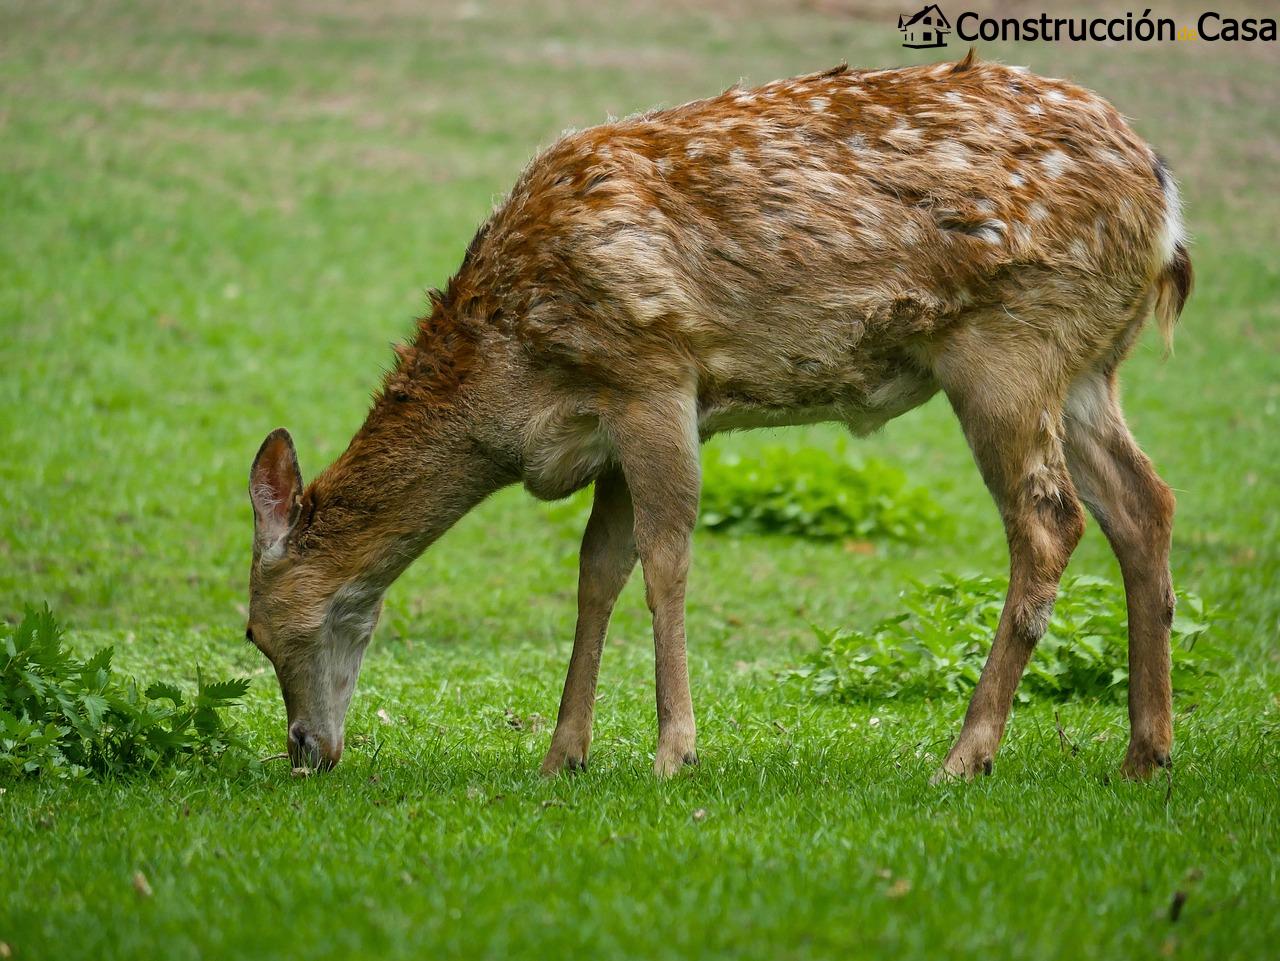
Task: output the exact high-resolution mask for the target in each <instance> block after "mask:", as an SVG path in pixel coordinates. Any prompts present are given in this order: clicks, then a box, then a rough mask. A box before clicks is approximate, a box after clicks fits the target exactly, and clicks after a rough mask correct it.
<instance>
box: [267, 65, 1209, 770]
mask: <svg viewBox="0 0 1280 961" xmlns="http://www.w3.org/2000/svg"><path fill="white" fill-rule="evenodd" d="M1191 277H1192V275H1191V262H1190V260H1189V258H1188V256H1187V251H1186V248H1185V245H1184V239H1183V232H1182V226H1181V220H1180V214H1179V201H1178V193H1177V189H1176V187H1175V186H1174V182H1173V180H1172V179H1171V177H1170V175H1169V173H1168V171H1167V170H1166V169H1165V166H1164V164H1163V162H1162V161H1161V160H1160V159H1159V158H1158V157H1157V156H1156V154H1154V153H1153V152H1152V150H1151V148H1150V147H1148V146H1147V145H1146V144H1145V143H1144V142H1143V141H1142V140H1141V139H1140V138H1139V137H1138V136H1137V135H1136V134H1134V133H1133V131H1132V130H1131V129H1130V128H1129V127H1128V125H1127V124H1126V123H1125V121H1124V120H1123V119H1122V118H1121V116H1120V114H1119V113H1117V112H1116V110H1115V109H1114V108H1113V107H1112V106H1111V105H1110V104H1108V103H1106V102H1105V101H1103V100H1101V99H1100V98H1098V97H1097V96H1095V95H1094V94H1092V93H1090V92H1088V91H1087V90H1083V89H1081V88H1080V87H1077V86H1074V85H1072V84H1070V83H1064V82H1062V81H1059V80H1048V79H1043V78H1040V77H1036V76H1033V75H1031V74H1029V73H1027V72H1025V71H1023V70H1019V69H1016V68H1010V67H1005V66H1001V65H998V64H993V63H978V62H976V61H975V60H974V58H973V55H972V53H971V54H970V55H969V56H968V57H966V58H965V60H964V61H962V62H960V63H955V64H941V65H935V66H925V67H912V68H907V69H899V70H874V71H858V70H850V69H848V68H847V67H845V66H840V67H837V68H836V69H834V70H829V71H827V72H825V73H819V74H813V75H810V76H804V77H798V78H796V79H792V80H779V81H776V82H774V83H770V84H766V85H765V86H763V87H757V88H755V89H750V90H748V89H739V88H732V89H730V90H728V91H726V92H725V93H723V94H721V95H720V96H718V97H714V98H712V99H709V100H701V101H697V102H695V103H690V104H686V105H685V106H682V107H676V108H674V109H671V110H661V111H657V112H654V113H649V114H645V115H643V116H638V117H634V118H631V119H627V120H621V121H618V122H613V123H608V124H605V125H603V126H599V127H593V128H591V129H588V130H584V131H581V132H577V133H571V134H569V135H567V136H565V137H563V138H562V139H560V140H559V141H558V142H556V143H555V144H554V145H553V146H552V147H551V148H550V149H548V150H546V151H545V152H544V153H542V154H541V155H540V156H539V157H538V158H537V159H536V160H534V161H533V163H532V164H530V166H529V167H528V169H527V170H525V172H524V174H523V175H522V176H521V177H520V179H519V181H518V182H517V183H516V185H515V189H514V190H512V192H511V195H510V196H509V197H508V198H507V199H506V201H505V202H504V203H502V204H501V205H500V206H499V207H498V208H497V209H496V210H495V211H494V213H493V214H492V216H491V217H490V218H489V219H488V221H487V222H486V223H485V224H484V225H483V226H482V227H481V228H480V230H479V232H478V233H477V234H476V236H475V239H474V240H473V241H472V242H471V245H470V247H469V248H468V249H467V252H466V256H465V258H464V260H463V262H462V267H461V269H460V270H459V271H458V273H457V274H456V275H455V276H454V277H453V279H452V280H450V281H449V283H448V286H447V288H446V289H445V290H444V292H443V293H435V294H433V296H432V308H431V311H430V314H429V315H428V316H427V317H425V318H424V319H423V320H421V321H420V323H419V326H418V329H417V332H416V336H415V338H414V341H413V343H412V344H406V345H402V346H400V347H397V348H396V353H397V355H398V359H397V363H396V366H395V369H394V370H393V371H391V372H390V373H389V374H388V375H387V377H386V380H385V383H384V385H383V388H382V390H381V392H380V393H379V394H378V396H377V398H376V400H375V402H374V404H373V408H372V410H371V411H370V412H369V415H368V418H367V420H366V421H365V423H364V426H363V427H361V429H360V431H359V432H358V433H357V434H356V435H355V437H354V438H353V439H352V441H351V444H350V446H349V447H348V448H347V450H346V452H345V453H343V454H342V456H341V457H339V458H338V460H337V461H336V462H335V463H334V464H332V465H331V466H330V467H329V468H328V469H326V470H325V471H323V472H322V473H321V474H320V475H319V476H318V477H316V478H315V480H313V481H312V482H311V483H310V484H309V485H306V486H304V484H303V481H302V476H301V474H300V473H299V470H298V461H297V457H296V454H295V452H294V447H293V443H292V441H291V440H290V438H289V435H288V433H287V432H285V431H284V430H277V431H274V432H273V433H271V434H270V435H269V436H268V437H267V439H266V441H265V442H264V443H263V445H262V448H261V450H259V452H258V455H257V457H256V458H255V459H254V462H253V468H252V472H251V475H250V484H249V490H250V495H251V498H252V501H253V509H254V549H253V568H252V574H251V579H250V591H251V596H250V604H249V625H248V631H247V633H248V636H249V638H250V640H252V641H253V642H254V643H255V644H256V645H257V646H258V647H259V648H261V650H262V651H263V653H264V654H266V656H267V657H268V658H270V660H271V662H272V664H273V665H274V666H275V670H276V674H277V676H278V677H279V680H280V687H281V690H282V691H283V694H284V700H285V706H286V710H287V712H288V723H289V727H288V745H289V751H290V754H291V755H292V757H293V758H294V761H295V763H298V764H306V765H309V766H313V767H315V766H320V767H328V766H332V765H333V764H336V763H337V761H338V759H339V757H340V756H341V753H342V747H343V724H344V719H345V716H346V711H347V706H348V704H349V703H350V700H351V695H352V691H353V689H354V687H355V683H356V675H357V673H358V671H359V669H360V661H361V658H362V656H363V653H364V650H365V646H366V645H367V643H368V641H369V637H370V634H371V633H372V631H373V627H374V624H375V622H376V621H377V619H378V613H379V610H380V606H381V599H382V596H383V593H384V591H386V589H387V587H388V585H390V584H391V582H392V581H394V580H395V579H396V577H397V576H398V575H399V574H400V573H401V572H402V571H403V570H404V569H405V567H407V566H408V565H409V563H410V562H411V561H412V560H413V559H414V558H415V557H417V556H418V555H419V554H420V553H422V551H423V550H424V549H425V548H426V547H427V546H428V545H429V544H431V543H432V541H434V540H435V539H436V538H437V537H439V536H440V535H441V534H443V533H444V532H445V531H446V530H447V529H448V528H449V527H450V526H452V525H453V524H454V523H455V522H456V521H457V520H458V519H459V518H460V517H461V516H462V515H463V514H465V513H466V512H467V511H469V510H470V509H471V508H472V507H474V506H475V505H476V504H478V503H479V502H480V501H481V500H483V499H484V498H485V497H486V496H488V495H489V494H491V493H493V492H494V491H496V490H497V489H499V488H501V487H503V486H505V485H508V484H511V483H513V482H516V481H520V482H522V483H523V484H524V486H525V487H526V488H527V489H528V490H529V491H530V492H531V493H533V494H534V495H535V496H537V497H540V498H545V499H554V498H561V497H565V496H567V495H569V494H571V493H573V492H574V491H576V490H579V489H580V488H582V487H585V486H586V485H587V484H591V483H594V484H595V501H594V505H593V507H592V511H591V516H590V520H589V521H588V522H587V527H586V533H585V535H584V537H583V541H582V553H581V562H580V568H579V582H578V621H577V630H576V633H575V636H574V642H573V653H572V655H571V658H570V661H569V671H568V676H567V678H566V680H565V685H564V694H563V698H562V700H561V703H560V712H559V717H558V720H557V723H556V728H555V733H554V735H553V737H552V740H551V746H550V750H549V751H548V753H547V755H546V759H545V761H544V763H543V765H542V770H543V771H544V772H545V773H548V774H550V773H554V772H558V771H561V770H563V769H565V768H569V769H574V768H581V767H583V766H584V765H585V764H586V762H587V753H588V748H589V746H590V743H591V727H592V715H593V707H594V700H595V691H596V677H597V673H598V670H599V666H600V654H601V648H602V646H603V643H604V638H605V631H606V628H607V626H608V623H609V617H610V613H611V611H612V608H613V604H614V601H615V599H616V598H617V596H618V593H619V591H620V590H621V589H622V586H623V584H624V583H625V582H626V580H627V578H628V576H629V575H630V573H631V570H632V568H633V566H634V565H635V561H636V559H637V558H639V560H640V562H641V565H642V567H643V573H644V581H645V589H646V598H647V600H648V605H649V607H650V609H651V610H652V613H653V632H654V646H655V650H656V673H657V706H658V744H657V755H656V760H655V763H654V768H655V770H656V772H657V773H658V774H659V775H670V774H672V773H674V772H676V771H677V770H678V769H679V768H680V767H681V766H682V765H684V764H689V763H692V762H694V761H696V759H697V755H696V753H695V739H694V714H693V703H692V701H691V699H690V695H689V679H688V671H687V668H686V664H685V627H684V611H685V580H686V575H687V573H688V570H689V551H690V538H691V534H692V531H693V528H694V522H695V519H696V515H697V511H698V495H699V466H698V454H699V443H700V442H701V441H702V440H705V439H706V438H707V437H709V436H711V435H712V434H715V433H718V432H720V431H725V430H736V429H742V428H749V427H759V426H766V425H767V426H775V425H784V424H801V423H812V422H817V421H837V422H840V423H843V424H846V425H848V427H849V429H850V430H851V431H853V432H854V433H855V434H865V433H867V432H870V431H873V430H875V429H876V428H878V427H880V426H881V425H882V424H884V423H885V422H886V421H888V420H889V419H891V418H893V417H896V416H898V415H899V414H901V413H903V412H905V411H907V410H910V409H911V408H913V407H916V406H918V405H920V404H922V403H924V402H925V401H926V400H928V399H929V398H930V397H931V396H933V394H934V393H936V392H937V391H938V390H939V389H941V390H942V391H943V392H944V393H945V394H946V396H947V399H948V400H949V401H950V403H951V406H952V408H953V409H954V411H955V413H956V416H957V417H958V418H959V421H960V425H961V427H962V428H963V429H964V432H965V435H966V437H967V438H968V441H969V444H970V446H971V448H972V450H973V455H974V458H975V460H976V461H977V464H978V468H979V470H980V471H981V472H982V476H983V479H984V480H985V481H986V484H987V486H988V488H989V489H990V491H991V494H992V496H993V497H994V499H995V502H996V505H997V507H998V508H999V511H1000V515H1001V518H1002V519H1003V521H1004V525H1005V529H1006V532H1007V536H1008V543H1009V554H1010V578H1009V592H1008V597H1007V599H1006V602H1005V607H1004V612H1003V614H1002V615H1001V618H1000V622H999V627H998V628H997V630H996V635H995V641H994V646H993V648H992V650H991V655H990V657H989V658H988V660H987V663H986V666H985V668H984V669H983V672H982V677H981V680H980V681H979V682H978V685H977V689H976V690H975V691H974V693H973V699H972V701H971V702H970V705H969V709H968V712H967V714H966V715H965V719H964V726H963V728H962V730H961V732H960V736H959V738H958V740H957V741H956V743H955V746H954V747H953V748H952V749H951V751H950V753H949V754H948V755H947V758H946V760H945V763H944V766H943V771H944V772H945V773H946V774H951V775H958V776H964V777H968V776H971V775H973V774H974V773H975V772H979V771H990V769H991V764H992V758H993V757H994V755H995V753H996V748H997V746H998V745H999V743H1000V739H1001V736H1002V735H1003V733H1004V728H1005V723H1006V720H1007V719H1008V715H1009V711H1010V706H1011V704H1012V701H1013V697H1014V690H1015V688H1016V686H1017V684H1018V681H1019V678H1020V676H1021V674H1022V672H1023V669H1024V668H1025V666H1026V664H1027V661H1028V659H1029V657H1030V656H1031V652H1032V649H1033V647H1034V646H1035V644H1036V641H1037V640H1038V639H1039V637H1040V636H1041V634H1042V633H1043V632H1044V630H1045V626H1046V624H1047V623H1048V620H1049V615H1050V611H1051V609H1052V607H1053V602H1054V597H1055V595H1056V593H1057V587H1058V582H1059V578H1060V576H1061V574H1062V571H1063V568H1064V567H1065V566H1066V563H1067V559H1068V558H1069V557H1070V555H1071V552H1072V550H1073V549H1074V547H1075V545H1076V543H1077V541H1079V539H1080V537H1081V533H1082V531H1083V529H1084V511H1083V510H1082V508H1081V503H1082V502H1083V503H1084V504H1085V505H1087V506H1088V508H1089V509H1090V511H1091V512H1092V513H1093V515H1094V517H1095V518H1096V519H1097V520H1098V523H1099V524H1100V525H1101V527H1102V529H1103V530H1104V531H1105V532H1106V535H1107V537H1108V538H1109V539H1110V542H1111V545H1112V547H1113V548H1114V550H1115V553H1116V555H1117V557H1118V558H1119V561H1120V566H1121V569H1122V571H1123V575H1124V585H1125V592H1126V595H1127V599H1128V606H1129V664H1130V690H1129V717H1130V722H1131V736H1130V742H1129V748H1128V754H1127V756H1126V757H1125V760H1124V768H1123V769H1124V771H1125V773H1126V774H1128V775H1130V776H1134V777H1144V776H1148V775H1150V774H1151V772H1152V771H1153V769H1154V768H1155V767H1156V766H1157V765H1165V764H1167V763H1168V762H1169V754H1170V749H1171V745H1172V739H1173V732H1172V719H1171V707H1170V663H1169V626H1170V621H1171V619H1172V616H1173V592H1172V588H1171V584H1170V577H1169V563H1168V558H1169V541H1170V529H1171V524H1172V518H1173V502H1174V499H1173V495H1172V494H1171V493H1170V490H1169V488H1168V487H1167V486H1166V485H1165V484H1164V483H1163V482H1162V481H1161V480H1160V478H1159V477H1158V476H1157V475H1156V473H1155V471H1154V470H1153V469H1152V466H1151V463H1150V461H1148V459H1147V458H1146V456H1145V455H1144V454H1143V453H1142V451H1141V450H1140V449H1139V448H1138V445H1137V444H1136V443H1135V442H1134V440H1133V438H1132V436H1131V435H1130V434H1129V431H1128V429H1127V428H1126V426H1125V421H1124V417H1123V415H1122V414H1121V411H1120V405H1119V400H1118V396H1117V389H1116V370H1117V368H1118V367H1119V365H1120V363H1121V361H1122V360H1123V359H1124V357H1125V355H1126V354H1127V353H1128V351H1129V349H1130V347H1131V346H1132V345H1133V343H1134V340H1135V339H1136V338H1137V336H1138V334H1139V331H1140V330H1141V328H1142V326H1143V323H1144V321H1145V318H1146V317H1147V315H1148V314H1150V313H1151V312H1152V311H1153V310H1154V313H1155V315H1156V317H1157V318H1158V320H1159V323H1160V327H1161V330H1162V332H1163V334H1164V337H1165V340H1166V343H1167V342H1168V341H1169V340H1170V339H1171V335H1172V328H1173V325H1174V323H1175V321H1176V319H1177V317H1178V315H1179V313H1180V312H1181V309H1182V306H1183V303H1184V301H1185V300H1186V298H1187V296H1188V293H1189V291H1190V288H1191Z"/></svg>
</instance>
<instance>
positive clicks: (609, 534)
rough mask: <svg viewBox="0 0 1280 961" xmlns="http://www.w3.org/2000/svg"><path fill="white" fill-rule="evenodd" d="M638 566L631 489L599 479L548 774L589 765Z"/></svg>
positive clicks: (617, 475)
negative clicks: (609, 656)
mask: <svg viewBox="0 0 1280 961" xmlns="http://www.w3.org/2000/svg"><path fill="white" fill-rule="evenodd" d="M635 564H636V542H635V533H634V521H633V518H632V510H631V491H630V490H629V489H628V488H627V482H626V479H625V478H624V477H623V476H622V473H621V472H620V471H617V470H612V471H609V472H607V473H605V474H602V475H601V476H600V477H598V478H597V479H596V483H595V500H594V502H593V503H592V505H591V517H590V519H589V520H588V521H587V529H586V532H585V533H584V534H583V535H582V550H581V552H580V554H579V557H578V626H577V628H576V630H575V631H574V635H573V654H572V655H570V658H569V673H568V675H566V677H565V681H564V693H563V694H562V695H561V697H560V713H559V715H558V716H557V718H556V730H555V733H554V734H553V735H552V736H551V747H550V749H548V751H547V756H546V758H545V759H543V762H542V773H543V774H546V775H551V774H558V773H559V772H560V771H563V770H565V769H568V770H571V771H574V770H580V769H582V768H585V767H586V766H587V753H588V751H590V749H591V725H592V721H593V720H594V718H595V701H596V680H597V678H598V677H599V676H600V654H601V651H602V649H603V648H604V639H605V635H606V634H607V633H608V630H609V617H610V616H611V615H612V613H613V605H614V603H615V602H616V601H617V599H618V594H619V593H621V591H622V588H623V587H624V586H625V585H626V583H627V578H628V577H630V576H631V570H632V568H633V567H635Z"/></svg>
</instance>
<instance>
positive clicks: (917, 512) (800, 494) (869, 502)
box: [701, 446, 945, 542]
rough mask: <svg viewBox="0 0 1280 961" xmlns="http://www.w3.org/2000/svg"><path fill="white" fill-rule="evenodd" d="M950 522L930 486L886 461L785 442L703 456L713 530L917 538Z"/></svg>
mask: <svg viewBox="0 0 1280 961" xmlns="http://www.w3.org/2000/svg"><path fill="white" fill-rule="evenodd" d="M944 520H945V515H944V514H943V511H942V508H941V507H940V506H939V505H938V503H937V502H936V501H935V500H934V499H933V496H932V495H931V494H930V493H929V491H928V490H926V489H925V488H923V487H912V486H911V485H909V484H908V482H907V477H906V474H904V473H903V472H902V471H900V470H898V469H897V468H895V467H892V466H890V465H889V464H886V463H884V462H883V461H878V460H866V461H862V462H854V461H852V460H850V459H849V458H848V457H845V456H837V455H833V454H831V453H830V452H828V451H826V450H822V449H820V448H804V449H801V450H793V449H790V448H787V447H782V446H772V447H759V448H754V449H753V450H752V451H751V452H750V453H749V454H739V453H724V452H721V451H718V450H716V449H714V448H711V449H708V450H707V451H706V453H705V456H704V458H703V467H702V510H701V523H702V526H703V527H705V528H707V529H709V530H713V531H735V530H736V531H745V532H750V533H757V534H786V535H790V536H793V537H805V538H810V539H815V540H838V539H844V538H891V539H894V540H901V541H909V542H915V541H921V540H924V539H925V538H926V537H928V536H930V535H932V534H934V533H936V532H937V531H938V529H939V528H940V527H941V526H942V525H943V523H944Z"/></svg>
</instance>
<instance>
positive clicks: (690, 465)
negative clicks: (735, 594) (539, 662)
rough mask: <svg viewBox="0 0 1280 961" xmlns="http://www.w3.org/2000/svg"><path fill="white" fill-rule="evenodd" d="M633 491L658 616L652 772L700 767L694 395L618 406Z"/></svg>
mask: <svg viewBox="0 0 1280 961" xmlns="http://www.w3.org/2000/svg"><path fill="white" fill-rule="evenodd" d="M605 421H606V426H607V427H608V428H609V431H610V433H611V435H612V436H613V439H614V443H615V445H616V447H617V450H618V457H619V460H620V461H621V463H622V470H623V473H624V474H625V475H626V478H627V484H628V486H629V487H630V488H631V497H632V502H633V504H634V507H635V539H636V549H637V551H638V553H639V555H640V565H641V568H642V569H643V571H644V583H645V598H646V600H647V601H648V604H649V610H650V611H651V612H652V614H653V644H654V667H655V673H656V680H657V707H658V749H657V753H656V755H655V758H654V772H655V773H656V774H657V775H658V776H659V777H668V776H670V775H672V774H675V773H676V772H677V771H679V770H680V768H681V767H682V766H683V765H685V764H696V763H697V760H698V756H697V748H696V741H697V730H696V725H695V723H694V717H693V699H692V697H691V695H690V693H689V669H688V663H687V659H686V655H685V632H684V599H685V582H686V579H687V577H688V573H689V557H690V548H691V543H692V537H693V527H694V523H695V522H696V521H697V517H698V493H699V487H700V484H701V474H700V468H699V463H698V447H699V442H698V424H697V405H696V402H695V400H694V398H693V395H692V393H691V392H690V393H689V394H688V395H685V394H667V395H663V396H657V397H649V398H645V399H644V400H641V401H631V402H628V403H625V404H623V405H620V409H618V410H616V411H614V412H612V413H611V414H610V415H609V416H608V417H606V419H605Z"/></svg>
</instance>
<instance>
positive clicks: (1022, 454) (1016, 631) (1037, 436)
mask: <svg viewBox="0 0 1280 961" xmlns="http://www.w3.org/2000/svg"><path fill="white" fill-rule="evenodd" d="M1049 369H1052V368H1049ZM970 373H971V375H972V376H973V378H974V380H972V381H969V382H966V383H964V384H962V385H952V387H951V388H950V389H949V390H948V395H949V397H950V399H951V402H952V405H953V407H954V408H955V410H956V413H957V415H958V416H959V418H960V422H961V424H962V425H963V427H964V430H965V434H966V435H967V437H968V439H969V443H970V446H971V447H972V448H973V453H974V458H975V459H976V460H977V462H978V466H979V468H980V469H981V471H982V475H983V479H984V480H985V481H986V483H987V487H988V488H989V489H990V491H991V494H992V496H993V497H994V498H995V501H996V505H997V506H998V507H999V509H1000V514H1001V516H1002V518H1003V520H1004V524H1005V531H1006V536H1007V539H1008V543H1009V562H1010V567H1009V591H1008V594H1007V596H1006V598H1005V604H1004V609H1003V610H1002V611H1001V614H1000V621H999V625H998V626H997V628H996V635H995V639H994V641H993V644H992V648H991V653H990V655H989V656H988V657H987V663H986V664H985V665H984V666H983V669H982V676H981V677H980V678H979V680H978V685H977V687H976V688H975V689H974V692H973V697H972V699H971V700H970V702H969V709H968V711H967V712H966V713H965V719H964V726H963V727H962V729H961V731H960V737H959V738H958V739H957V740H956V743H955V746H954V747H952V748H951V751H950V753H949V754H948V755H947V758H946V761H945V762H944V764H943V769H942V771H941V772H940V773H939V776H942V777H945V776H957V777H964V778H971V777H973V776H974V775H975V774H977V773H979V772H984V773H988V774H989V773H990V772H991V767H992V762H993V760H994V758H995V753H996V749H997V748H998V747H999V746H1000V741H1001V738H1002V737H1003V736H1004V730H1005V725H1006V723H1007V722H1008V719H1009V712H1010V710H1011V709H1012V707H1013V697H1014V693H1015V691H1016V690H1017V687H1018V682H1019V681H1020V680H1021V678H1022V673H1023V671H1024V670H1025V669H1026V666H1027V662H1028V661H1029V660H1030V658H1031V654H1032V652H1033V651H1034V650H1035V646H1036V643H1037V642H1038V641H1039V640H1040V637H1041V636H1042V635H1043V634H1044V632H1045V629H1046V628H1047V626H1048V623H1049V616H1050V614H1051V613H1052V611H1053V602H1054V599H1055V597H1056V596H1057V592H1058V582H1059V580H1060V579H1061V577H1062V572H1063V570H1064V569H1065V568H1066V566H1067V561H1068V559H1069V558H1070V557H1071V552H1072V551H1073V550H1074V549H1075V546H1076V544H1077V543H1078V542H1079V540H1080V537H1081V535H1082V534H1083V532H1084V510H1083V509H1082V507H1081V505H1080V502H1079V500H1078V498H1077V497H1076V492H1075V489H1074V488H1073V486H1072V483H1071V477H1070V475H1069V473H1068V471H1067V466H1066V459H1065V456H1064V454H1063V449H1062V427H1061V423H1062V415H1061V407H1060V406H1059V405H1058V404H1057V403H1055V402H1054V399H1053V396H1052V393H1051V392H1050V391H1047V390H1045V389H1044V388H1043V387H1041V389H1040V390H1035V391H1029V392H1028V394H1026V395H1023V396H1018V392H1017V391H1016V390H1013V389H1009V388H1008V387H1003V386H1002V387H1001V388H999V389H993V388H992V381H991V380H987V379H984V372H983V371H981V370H972V371H970Z"/></svg>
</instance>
